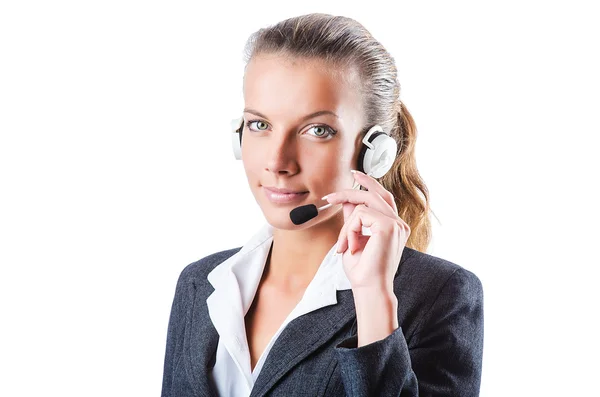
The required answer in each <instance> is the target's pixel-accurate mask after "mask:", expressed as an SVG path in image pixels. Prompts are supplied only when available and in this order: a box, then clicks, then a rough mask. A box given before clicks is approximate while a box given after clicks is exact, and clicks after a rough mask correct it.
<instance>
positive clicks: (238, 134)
mask: <svg viewBox="0 0 600 397" xmlns="http://www.w3.org/2000/svg"><path fill="white" fill-rule="evenodd" d="M243 130H244V118H243V117H238V118H236V119H233V120H231V132H232V134H231V145H232V147H233V155H234V156H235V158H236V160H241V159H242V131H243Z"/></svg>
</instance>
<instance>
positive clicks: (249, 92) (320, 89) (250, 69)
mask: <svg viewBox="0 0 600 397" xmlns="http://www.w3.org/2000/svg"><path fill="white" fill-rule="evenodd" d="M244 101H245V105H246V107H250V108H253V109H257V110H259V111H261V112H262V113H265V114H267V115H268V113H269V112H270V113H280V112H284V113H289V112H290V111H292V110H293V111H294V112H303V111H304V112H313V111H317V110H324V109H326V110H330V111H333V112H335V113H338V111H339V112H342V113H343V112H348V111H360V106H357V104H359V103H360V100H359V89H358V88H357V87H356V85H355V84H351V83H350V81H349V79H348V78H347V76H343V74H342V73H341V72H340V71H339V70H335V71H332V70H331V66H330V65H327V64H326V63H324V62H322V61H319V60H310V59H308V60H307V59H297V58H295V59H289V58H286V57H283V56H259V57H256V58H254V59H252V60H251V61H250V63H249V64H248V65H247V68H246V73H245V76H244Z"/></svg>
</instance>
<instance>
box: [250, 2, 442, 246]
mask: <svg viewBox="0 0 600 397" xmlns="http://www.w3.org/2000/svg"><path fill="white" fill-rule="evenodd" d="M259 54H277V55H283V56H289V57H291V58H308V59H318V60H322V61H325V62H326V63H328V64H331V65H332V66H334V67H335V69H337V70H350V68H355V69H356V70H357V72H358V76H359V79H360V81H361V87H359V89H360V90H361V94H362V98H363V102H364V103H363V105H364V109H365V112H366V114H365V116H366V121H367V124H366V125H365V126H364V128H363V131H364V132H363V134H365V133H366V132H367V130H368V129H369V127H370V126H372V125H374V124H379V125H381V126H382V127H383V129H384V130H385V131H389V134H390V136H392V137H393V138H394V139H395V140H396V142H397V144H398V151H399V153H400V155H399V156H398V155H397V156H396V160H395V162H394V164H393V166H392V169H391V170H390V171H389V172H388V173H387V174H386V175H384V176H383V177H381V178H379V179H378V181H379V183H381V185H382V186H383V187H384V188H385V189H387V190H388V191H389V192H391V193H392V194H393V196H394V200H395V202H396V206H397V208H398V216H399V217H400V218H402V219H403V220H404V221H405V222H406V223H407V224H408V225H409V227H410V229H411V233H410V236H409V239H408V241H407V243H406V246H407V247H410V248H413V249H416V250H418V251H421V252H425V251H426V250H427V247H428V246H429V243H430V240H431V221H430V219H429V212H430V208H429V191H428V190H427V186H425V183H424V182H423V179H422V178H421V176H420V175H419V172H418V170H417V164H416V158H415V142H416V139H417V128H416V125H415V122H414V120H413V118H412V116H411V115H410V113H409V112H408V109H407V108H406V106H405V105H404V104H403V103H402V101H401V100H400V83H399V82H398V78H397V69H396V65H395V61H394V59H393V57H392V56H391V55H390V54H389V53H388V52H387V51H386V50H385V48H384V47H383V46H382V45H381V43H379V42H378V41H377V40H375V38H373V36H372V35H371V34H370V33H369V31H367V29H366V28H365V27H364V26H363V25H361V24H360V23H358V22H357V21H355V20H353V19H351V18H347V17H342V16H333V15H328V14H321V13H315V14H307V15H301V16H297V17H294V18H289V19H286V20H284V21H281V22H279V23H277V24H275V25H272V26H269V27H267V28H262V29H259V30H258V31H256V32H255V33H253V34H252V35H251V36H250V37H249V38H248V41H247V43H246V47H245V50H244V55H245V62H246V65H247V64H248V63H249V62H250V60H251V59H252V58H253V57H255V56H257V55H259Z"/></svg>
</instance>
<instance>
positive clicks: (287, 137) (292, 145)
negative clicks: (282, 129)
mask: <svg viewBox="0 0 600 397" xmlns="http://www.w3.org/2000/svg"><path fill="white" fill-rule="evenodd" d="M265 155H266V156H267V170H268V171H271V172H273V173H275V174H281V173H291V174H294V173H296V172H297V169H298V161H297V158H296V157H297V152H296V141H295V136H293V135H291V134H284V133H280V134H278V133H274V134H272V135H271V138H270V139H269V144H268V150H267V153H266V154H265Z"/></svg>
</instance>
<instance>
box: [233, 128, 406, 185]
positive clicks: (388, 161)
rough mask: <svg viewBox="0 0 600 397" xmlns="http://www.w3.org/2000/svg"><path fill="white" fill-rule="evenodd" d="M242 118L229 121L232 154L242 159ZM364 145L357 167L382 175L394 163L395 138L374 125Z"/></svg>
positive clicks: (378, 176) (370, 173)
mask: <svg viewBox="0 0 600 397" xmlns="http://www.w3.org/2000/svg"><path fill="white" fill-rule="evenodd" d="M243 130H244V118H243V117H240V118H236V119H233V120H232V121H231V131H232V134H231V143H232V146H233V154H234V155H235V158H236V159H237V160H241V159H242V131H243ZM362 142H363V144H364V146H363V147H362V149H361V151H360V153H359V155H358V167H359V168H358V169H359V171H363V172H364V173H365V174H367V175H371V176H372V177H373V178H381V177H382V176H384V175H385V174H386V173H387V172H388V171H389V170H390V169H391V168H392V165H393V164H394V160H395V159H396V151H397V149H398V145H397V144H396V140H395V139H394V138H392V137H391V136H389V135H388V134H386V133H385V132H383V128H381V126H379V125H375V126H373V127H371V128H370V129H369V131H368V132H367V133H366V135H365V136H364V138H363V139H362Z"/></svg>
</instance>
